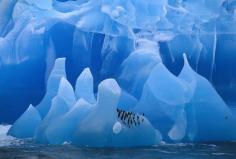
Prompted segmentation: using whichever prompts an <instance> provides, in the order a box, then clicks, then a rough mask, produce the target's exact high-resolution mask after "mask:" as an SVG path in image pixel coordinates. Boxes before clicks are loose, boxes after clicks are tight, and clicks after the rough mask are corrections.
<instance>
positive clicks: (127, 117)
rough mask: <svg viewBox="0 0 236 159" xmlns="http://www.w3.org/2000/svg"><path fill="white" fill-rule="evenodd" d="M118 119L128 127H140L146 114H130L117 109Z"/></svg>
mask: <svg viewBox="0 0 236 159" xmlns="http://www.w3.org/2000/svg"><path fill="white" fill-rule="evenodd" d="M116 111H117V117H118V118H119V119H120V120H121V121H122V123H123V124H124V125H126V126H127V127H129V128H130V127H131V126H139V125H140V124H142V123H143V122H144V113H142V115H139V114H136V113H134V112H128V111H125V110H122V109H116Z"/></svg>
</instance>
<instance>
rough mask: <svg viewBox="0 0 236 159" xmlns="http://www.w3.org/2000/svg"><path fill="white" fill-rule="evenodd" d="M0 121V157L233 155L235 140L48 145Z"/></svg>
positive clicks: (199, 158)
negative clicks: (18, 136)
mask: <svg viewBox="0 0 236 159" xmlns="http://www.w3.org/2000/svg"><path fill="white" fill-rule="evenodd" d="M8 129H9V126H1V125H0V159H236V143H211V144H210V143H208V144H161V145H159V146H154V147H143V148H129V149H128V148H126V149H92V148H78V147H75V146H72V145H62V146H48V145H39V144H35V143H34V142H33V141H31V140H18V139H15V138H13V137H10V136H7V135H6V132H7V130H8Z"/></svg>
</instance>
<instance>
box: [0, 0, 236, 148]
mask: <svg viewBox="0 0 236 159" xmlns="http://www.w3.org/2000/svg"><path fill="white" fill-rule="evenodd" d="M235 8H236V1H235V0H198V1H197V0H140V1H137V0H74V1H72V0H69V1H68V0H60V1H59V0H52V1H48V0H11V1H8V0H1V1H0V104H1V105H0V110H1V111H0V122H8V123H14V122H15V121H16V122H15V124H14V125H13V127H12V128H11V129H10V131H9V134H11V135H13V136H18V137H35V138H36V139H37V140H39V141H41V142H45V143H61V142H62V141H63V142H66V141H68V140H69V141H71V142H75V143H76V144H78V145H80V144H83V145H86V144H87V143H90V144H92V143H91V142H89V141H85V140H83V139H84V135H85V134H88V133H87V132H86V131H87V130H91V134H90V135H91V136H92V134H93V133H94V134H96V133H97V130H94V128H93V126H92V125H87V123H90V121H92V123H93V122H94V121H93V120H95V119H96V118H101V119H103V118H102V117H101V116H103V115H102V113H101V112H100V111H102V110H104V111H107V112H109V113H108V114H110V115H111V116H110V117H107V119H109V121H110V122H111V123H109V122H107V121H104V120H105V119H104V120H102V121H101V123H100V124H98V125H101V131H102V132H104V133H105V134H110V133H111V132H109V131H107V130H106V129H105V128H104V127H102V125H104V126H106V127H108V129H110V127H112V126H113V124H115V123H114V122H116V120H118V119H117V116H116V111H115V110H116V109H119V110H125V111H131V112H134V113H137V114H142V113H144V114H145V122H144V125H142V126H144V127H148V128H147V129H148V130H149V129H150V132H158V133H157V134H159V135H157V136H158V137H157V138H158V139H157V141H160V140H161V139H163V140H164V141H172V142H173V141H174V142H178V141H208V140H210V141H213V140H214V141H216V140H234V139H235V136H236V133H235V125H236V124H235V123H236V122H235V99H236V72H235V64H236V55H235V53H234V52H235V51H236V45H235V44H236V34H235V33H236V20H235V17H236V14H235ZM58 58H59V59H58ZM61 58H64V59H61ZM56 59H58V60H57V61H56V62H55V60H56ZM84 69H86V70H87V71H85V72H84ZM88 70H89V72H91V74H88ZM87 80H88V81H87ZM107 80H108V81H107ZM87 82H88V83H87ZM107 82H108V83H110V82H111V83H112V84H111V85H112V86H114V89H115V90H110V88H106V87H105V86H106V83H107ZM104 83H105V84H104ZM99 86H101V87H102V88H103V86H104V87H105V90H106V89H108V90H109V91H110V92H109V91H108V92H109V93H111V94H112V92H113V91H116V90H117V91H118V90H119V91H118V92H119V93H118V94H119V95H114V100H112V101H111V102H112V103H113V105H114V107H112V108H109V109H111V110H109V109H107V108H104V107H101V103H99V102H101V100H102V99H103V98H101V92H103V91H101V89H99V88H100V87H99ZM102 90H103V89H102ZM113 93H114V92H113ZM103 97H104V96H103ZM118 97H119V99H116V98H118ZM103 102H105V103H106V102H108V101H103V100H102V103H103ZM30 104H32V105H33V106H30V107H29V108H28V106H29V105H30ZM105 105H106V104H105ZM34 106H35V107H36V108H35V107H34ZM27 108H28V109H27ZM90 109H91V110H90ZM100 109H101V110H100ZM24 112H25V113H24ZM23 113H24V114H23ZM22 114H23V115H22ZM66 114H67V115H66ZM77 114H79V115H78V116H77ZM95 114H96V115H95ZM212 114H214V115H212ZM85 116H86V117H85ZM87 116H88V117H87ZM19 117H20V118H19ZM18 118H19V119H18ZM28 118H30V119H31V118H32V120H31V121H30V123H28V124H29V125H30V127H31V129H30V131H29V132H28V131H27V132H21V130H24V126H25V123H27V121H28ZM93 118H94V119H93ZM16 119H18V120H16ZM54 120H55V121H57V120H60V121H61V123H62V125H57V124H56V123H55V122H54ZM73 120H75V121H77V123H80V122H81V124H82V125H83V124H84V125H87V128H88V129H87V130H83V127H77V126H75V124H76V123H73V122H72V123H71V124H69V125H67V123H68V122H70V121H73ZM63 123H64V125H63ZM95 123H96V122H95ZM66 125H67V126H66ZM76 125H77V124H76ZM22 126H23V128H22ZM123 127H125V128H127V127H126V125H125V124H124V123H123V124H122V123H120V122H119V121H118V123H117V124H115V125H114V127H113V128H114V132H117V131H119V130H120V128H123ZM65 129H68V130H66V131H65V134H63V132H64V131H63V130H65ZM141 129H142V128H141ZM141 129H139V128H137V129H136V128H133V129H127V130H126V129H125V130H124V132H123V131H122V133H121V134H120V136H119V135H118V136H116V137H117V138H113V137H114V136H113V135H112V134H110V135H108V136H107V138H106V139H107V141H106V142H101V141H97V145H100V146H109V145H110V146H112V144H115V145H119V144H121V146H122V144H124V143H116V142H118V141H119V139H121V138H122V139H125V138H127V137H128V138H129V137H130V136H134V134H137V135H140V133H141V134H142V132H140V131H141ZM154 129H155V131H154ZM57 130H58V132H62V134H60V133H59V134H57V136H53V135H52V136H51V137H52V138H50V134H54V133H55V132H57ZM59 130H60V131H59ZM132 130H133V131H132ZM106 131H107V132H106ZM134 132H137V133H134ZM150 132H149V131H147V132H146V133H147V134H148V133H150ZM123 133H124V134H123ZM146 133H145V132H143V134H144V135H145V134H146ZM72 134H73V135H72ZM75 134H76V135H75ZM152 134H153V135H150V136H152V137H153V138H154V136H155V135H154V134H156V133H152ZM74 135H75V136H74ZM97 135H102V133H101V134H99V133H98V134H97ZM129 135H130V136H129ZM63 136H64V137H65V138H63ZM53 137H55V138H53ZM103 137H104V136H101V138H103ZM88 138H90V137H88ZM143 138H146V137H145V136H142V137H140V143H126V145H125V146H132V145H142V144H143V145H146V144H156V142H155V141H156V140H155V141H154V140H153V139H152V140H151V138H150V140H149V139H147V140H145V142H146V143H145V142H144V140H142V139H143ZM91 139H92V138H91ZM108 139H109V140H108ZM113 141H114V143H113ZM149 141H150V142H149ZM137 142H138V141H137ZM109 143H110V144H109ZM157 143H158V142H157ZM90 144H88V145H90ZM94 144H95V143H94ZM129 144H130V145H129ZM91 146H96V145H91Z"/></svg>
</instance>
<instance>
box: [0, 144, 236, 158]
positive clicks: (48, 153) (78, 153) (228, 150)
mask: <svg viewBox="0 0 236 159" xmlns="http://www.w3.org/2000/svg"><path fill="white" fill-rule="evenodd" d="M94 158H95V159H132V158H135V159H136V158H137V159H236V144H235V143H221V144H173V145H168V144H163V145H161V146H155V147H145V148H132V149H91V148H78V147H74V146H71V145H64V146H45V145H34V144H29V143H28V144H23V145H18V146H13V145H11V146H7V147H1V148H0V159H94Z"/></svg>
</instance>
